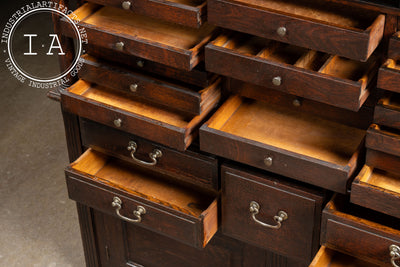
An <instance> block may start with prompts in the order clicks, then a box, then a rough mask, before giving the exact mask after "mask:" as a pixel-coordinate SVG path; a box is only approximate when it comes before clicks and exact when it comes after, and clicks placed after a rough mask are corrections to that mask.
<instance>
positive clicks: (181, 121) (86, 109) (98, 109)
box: [61, 80, 219, 151]
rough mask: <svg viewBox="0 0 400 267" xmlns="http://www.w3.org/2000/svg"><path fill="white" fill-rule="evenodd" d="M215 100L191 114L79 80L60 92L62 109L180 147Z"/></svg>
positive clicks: (185, 145) (189, 139) (187, 142)
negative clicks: (200, 110)
mask: <svg viewBox="0 0 400 267" xmlns="http://www.w3.org/2000/svg"><path fill="white" fill-rule="evenodd" d="M218 101H219V97H218V98H216V99H214V100H213V101H211V102H210V103H209V105H208V107H207V109H206V110H203V112H202V113H201V114H200V115H197V116H193V115H187V114H183V113H182V112H178V111H171V110H167V109H165V108H162V107H159V106H155V105H151V104H147V103H144V102H141V101H138V100H137V99H136V98H134V97H133V96H132V95H130V94H129V93H128V92H122V91H119V90H115V89H111V88H107V87H102V86H99V85H92V84H90V83H88V82H85V81H83V80H79V81H77V82H76V83H75V84H73V85H72V86H70V87H69V88H68V89H66V90H63V91H62V92H61V105H62V108H63V110H64V111H67V112H70V113H73V114H76V115H78V116H80V117H83V118H87V119H90V120H93V121H96V122H99V123H102V124H105V125H107V126H111V127H114V128H117V129H121V130H123V131H126V132H129V133H132V134H135V135H137V136H139V137H142V138H145V139H148V140H152V141H154V142H156V143H160V144H162V145H165V146H168V147H171V148H174V149H177V150H180V151H184V150H186V148H188V147H189V145H190V144H191V143H192V141H193V140H194V138H195V137H196V136H197V134H198V127H200V124H201V122H202V121H203V120H204V118H205V117H206V116H207V115H208V113H209V112H210V111H211V110H212V109H213V108H214V107H215V106H216V105H217V104H218Z"/></svg>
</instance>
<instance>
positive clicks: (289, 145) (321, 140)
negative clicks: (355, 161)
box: [209, 97, 365, 165]
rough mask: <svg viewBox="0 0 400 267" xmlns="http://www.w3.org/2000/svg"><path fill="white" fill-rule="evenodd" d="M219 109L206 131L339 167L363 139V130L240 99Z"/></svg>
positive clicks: (231, 101)
mask: <svg viewBox="0 0 400 267" xmlns="http://www.w3.org/2000/svg"><path fill="white" fill-rule="evenodd" d="M220 110H221V112H218V113H216V114H215V115H214V117H213V119H212V121H211V122H210V124H209V128H213V129H216V130H220V131H223V132H226V133H229V134H233V135H236V136H239V137H242V138H246V139H251V140H254V141H257V142H261V143H264V144H268V145H272V146H275V147H279V148H281V149H284V150H287V151H291V152H295V153H298V154H302V155H306V156H309V157H312V158H318V159H320V160H323V161H327V162H333V163H336V164H340V165H347V164H348V162H349V160H350V159H351V158H352V156H353V154H354V152H355V151H357V148H358V147H359V146H360V144H361V142H362V141H363V138H364V136H365V131H364V130H360V129H357V128H354V127H350V126H345V125H342V124H339V123H336V122H333V121H328V120H325V119H321V118H319V117H317V116H314V115H310V114H307V113H304V112H299V111H298V110H295V109H290V108H285V107H281V106H278V105H268V104H266V103H263V102H261V101H255V100H250V99H245V98H240V97H232V98H230V99H229V100H228V101H227V102H226V103H225V104H224V106H223V107H222V108H221V109H220Z"/></svg>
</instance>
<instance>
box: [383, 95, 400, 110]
mask: <svg viewBox="0 0 400 267" xmlns="http://www.w3.org/2000/svg"><path fill="white" fill-rule="evenodd" d="M379 104H380V105H382V106H384V107H387V108H389V109H394V110H399V111H400V94H389V95H387V96H386V97H383V98H381V99H380V100H379Z"/></svg>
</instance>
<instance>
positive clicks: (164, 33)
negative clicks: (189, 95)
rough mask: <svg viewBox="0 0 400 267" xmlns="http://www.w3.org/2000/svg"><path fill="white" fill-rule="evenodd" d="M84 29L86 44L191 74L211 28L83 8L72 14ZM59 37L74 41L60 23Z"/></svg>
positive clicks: (110, 9)
mask: <svg viewBox="0 0 400 267" xmlns="http://www.w3.org/2000/svg"><path fill="white" fill-rule="evenodd" d="M71 16H74V18H75V16H76V17H77V18H78V19H79V20H80V22H79V23H78V25H79V26H80V27H82V28H85V30H86V33H87V36H88V40H89V42H90V43H92V44H94V45H97V46H102V47H105V48H109V49H113V50H114V51H117V52H120V53H124V54H128V55H134V56H138V57H142V58H145V59H148V60H153V61H156V62H159V63H163V64H166V65H168V66H172V67H175V68H180V69H185V70H191V69H193V68H194V67H195V66H196V65H197V64H198V63H199V62H200V61H201V60H202V49H203V46H204V45H205V44H206V43H207V42H208V41H209V40H210V39H211V37H212V34H213V32H214V29H215V27H214V26H211V25H209V24H206V25H203V26H202V27H201V28H200V29H193V28H189V27H183V26H180V25H176V24H172V23H168V22H164V21H160V20H155V19H152V18H149V17H146V16H142V15H138V14H135V15H133V14H132V13H131V12H128V11H126V10H121V9H118V8H115V7H102V6H99V5H96V4H90V3H88V4H85V5H83V6H81V7H80V8H79V9H77V10H76V11H75V12H74V14H72V15H71ZM61 27H62V30H63V34H65V35H67V36H70V37H74V36H75V34H74V33H73V32H72V28H71V27H68V24H67V22H66V19H65V20H62V21H61Z"/></svg>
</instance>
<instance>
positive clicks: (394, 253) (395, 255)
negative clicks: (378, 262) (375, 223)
mask: <svg viewBox="0 0 400 267" xmlns="http://www.w3.org/2000/svg"><path fill="white" fill-rule="evenodd" d="M389 251H390V257H392V258H391V259H390V262H391V263H392V265H393V266H394V267H400V265H397V264H396V262H395V261H397V260H400V247H399V246H396V245H390V247H389Z"/></svg>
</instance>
